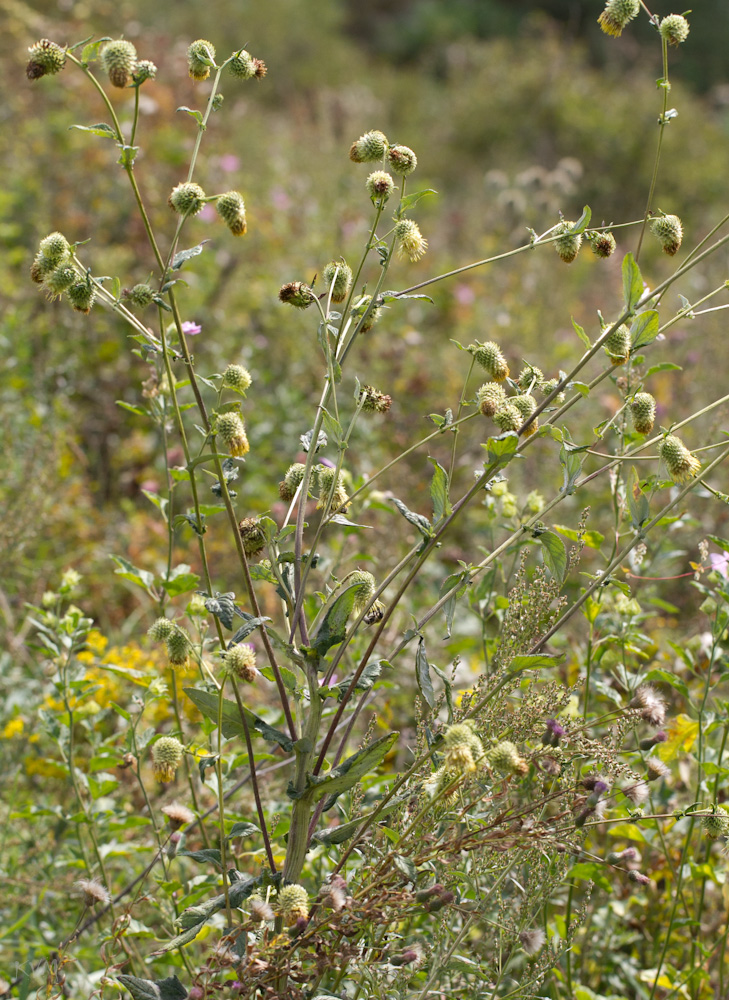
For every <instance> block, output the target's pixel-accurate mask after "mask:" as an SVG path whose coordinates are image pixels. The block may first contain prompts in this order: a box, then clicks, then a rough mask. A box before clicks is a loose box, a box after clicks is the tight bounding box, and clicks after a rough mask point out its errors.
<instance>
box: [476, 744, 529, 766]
mask: <svg viewBox="0 0 729 1000" xmlns="http://www.w3.org/2000/svg"><path fill="white" fill-rule="evenodd" d="M486 757H487V758H488V762H489V764H490V765H491V766H492V767H493V768H495V769H496V770H497V771H501V772H502V774H526V773H527V771H528V770H529V765H528V764H527V762H526V761H525V760H524V758H523V757H522V756H521V754H520V753H519V751H518V750H517V748H516V747H515V746H514V744H513V743H510V742H509V740H502V741H501V743H497V744H496V746H495V747H492V749H491V750H489V751H488V753H487V754H486Z"/></svg>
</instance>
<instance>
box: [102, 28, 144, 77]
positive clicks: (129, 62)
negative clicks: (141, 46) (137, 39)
mask: <svg viewBox="0 0 729 1000" xmlns="http://www.w3.org/2000/svg"><path fill="white" fill-rule="evenodd" d="M101 65H102V66H103V67H104V70H105V71H106V73H108V75H109V82H110V83H111V85H112V86H113V87H126V86H127V84H129V83H131V81H132V74H133V73H134V70H135V69H136V67H137V50H136V49H135V48H134V46H133V45H132V43H131V42H125V41H123V39H118V40H117V41H115V42H109V43H108V44H107V45H105V46H104V48H103V49H102V50H101Z"/></svg>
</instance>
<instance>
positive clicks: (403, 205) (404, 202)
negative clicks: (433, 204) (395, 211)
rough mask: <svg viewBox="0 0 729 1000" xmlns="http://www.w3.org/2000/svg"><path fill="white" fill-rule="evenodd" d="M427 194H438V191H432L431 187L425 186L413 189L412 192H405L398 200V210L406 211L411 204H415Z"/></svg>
mask: <svg viewBox="0 0 729 1000" xmlns="http://www.w3.org/2000/svg"><path fill="white" fill-rule="evenodd" d="M429 194H438V192H437V191H434V190H433V188H425V189H424V190H423V191H413V193H412V194H406V195H405V197H404V198H402V199H401V201H400V208H399V211H400V212H401V213H403V212H407V211H408V210H409V209H411V208H412V207H413V205H417V203H418V202H419V201H420V199H421V198H425V197H426V195H429Z"/></svg>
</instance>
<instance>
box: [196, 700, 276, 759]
mask: <svg viewBox="0 0 729 1000" xmlns="http://www.w3.org/2000/svg"><path fill="white" fill-rule="evenodd" d="M183 690H184V692H185V694H186V695H187V697H188V698H189V699H190V701H191V702H192V703H193V704H194V705H196V706H197V708H199V709H200V711H201V712H202V714H203V715H204V716H205V717H206V718H207V719H210V721H211V722H214V723H215V725H217V724H218V696H217V694H213V692H212V691H202V690H200V689H199V688H183ZM243 711H244V712H245V716H246V720H247V722H248V725H249V727H250V728H251V729H255V731H256V732H257V733H258V734H259V736H262V737H263V739H264V740H266V741H267V742H269V743H278V745H279V746H280V747H282V748H283V749H284V750H285V751H286V753H290V752H291V751H292V750H293V748H294V744H293V742H292V741H291V740H290V739H289V737H288V736H287V735H286V733H282V732H281V731H280V730H278V729H274V728H273V726H269V724H268V723H267V722H264V720H263V719H261V718H259V717H258V716H257V715H255V714H254V713H253V712H251V710H250V709H248V708H245V707H244V708H243ZM223 736H224V737H225V738H226V739H232V738H233V737H235V736H242V737H245V730H244V728H243V723H242V721H241V717H240V712H239V710H238V704H237V703H236V702H234V701H229V700H228V699H227V698H224V699H223Z"/></svg>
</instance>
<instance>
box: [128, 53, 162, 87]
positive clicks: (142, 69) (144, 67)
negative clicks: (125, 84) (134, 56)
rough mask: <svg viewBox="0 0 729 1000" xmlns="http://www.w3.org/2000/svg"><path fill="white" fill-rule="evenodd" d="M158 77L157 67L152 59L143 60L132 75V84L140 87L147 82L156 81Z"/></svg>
mask: <svg viewBox="0 0 729 1000" xmlns="http://www.w3.org/2000/svg"><path fill="white" fill-rule="evenodd" d="M156 76H157V67H156V66H155V64H154V63H153V62H152V61H151V60H150V59H141V60H140V61H139V62H138V63H137V65H136V68H135V70H134V72H133V73H132V83H133V84H134V85H135V86H136V87H140V86H141V85H142V84H143V83H146V82H147V80H154V78H155V77H156Z"/></svg>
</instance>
